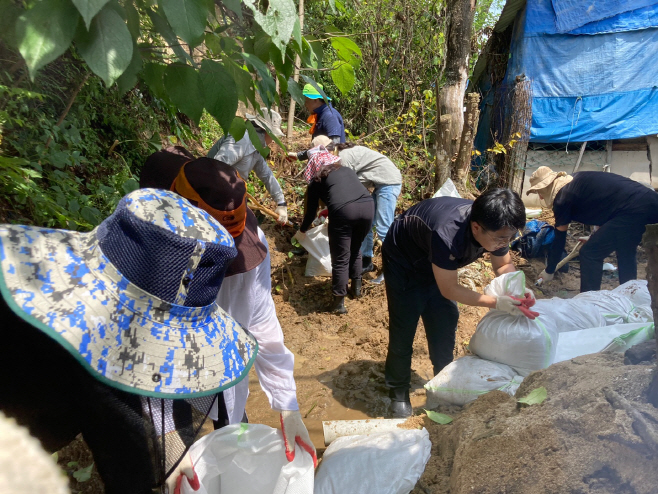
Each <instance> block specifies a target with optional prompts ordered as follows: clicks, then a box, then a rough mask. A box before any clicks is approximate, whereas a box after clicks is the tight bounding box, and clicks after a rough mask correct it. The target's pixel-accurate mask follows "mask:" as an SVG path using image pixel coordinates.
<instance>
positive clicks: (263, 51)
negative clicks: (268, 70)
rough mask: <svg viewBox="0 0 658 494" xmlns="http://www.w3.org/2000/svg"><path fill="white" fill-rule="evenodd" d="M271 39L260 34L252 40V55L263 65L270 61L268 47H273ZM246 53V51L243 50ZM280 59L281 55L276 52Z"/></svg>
mask: <svg viewBox="0 0 658 494" xmlns="http://www.w3.org/2000/svg"><path fill="white" fill-rule="evenodd" d="M273 46H274V44H273V43H272V38H270V37H269V36H268V35H267V34H265V33H260V34H259V35H258V36H257V37H256V39H255V40H254V51H253V54H254V55H256V56H257V57H258V58H260V60H261V61H262V62H263V63H267V62H269V60H270V47H273ZM245 51H248V50H245ZM274 53H277V54H278V55H279V58H281V54H280V53H279V51H278V50H277V51H276V52H274Z"/></svg>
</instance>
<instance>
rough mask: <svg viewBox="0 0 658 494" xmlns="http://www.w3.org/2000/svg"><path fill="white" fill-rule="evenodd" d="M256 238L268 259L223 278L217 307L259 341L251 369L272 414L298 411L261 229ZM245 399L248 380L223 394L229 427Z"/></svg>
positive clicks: (291, 363)
mask: <svg viewBox="0 0 658 494" xmlns="http://www.w3.org/2000/svg"><path fill="white" fill-rule="evenodd" d="M258 237H259V238H260V240H261V242H263V243H264V244H265V247H267V256H265V259H264V260H263V262H261V263H260V264H259V265H258V266H257V267H256V268H254V269H252V270H251V271H247V272H246V273H242V274H236V275H233V276H229V277H228V278H224V281H223V283H222V287H221V288H220V290H219V295H218V296H217V303H218V304H219V306H220V307H221V308H223V309H224V310H225V311H226V312H228V313H229V314H230V315H231V317H233V319H235V320H236V321H238V322H239V323H240V324H241V325H242V326H244V327H245V328H247V329H248V330H249V331H250V332H251V334H253V335H254V337H255V338H256V341H258V354H257V355H256V362H255V364H254V366H255V368H256V373H257V374H258V380H259V381H260V385H261V387H262V388H263V391H264V392H265V394H266V395H267V399H268V400H269V402H270V406H271V407H272V408H273V409H275V410H299V405H298V404H297V387H296V385H295V379H294V377H293V368H294V366H295V357H294V355H293V354H292V352H291V351H290V350H288V349H287V348H286V346H285V344H284V343H283V331H282V330H281V325H280V324H279V319H278V318H277V317H276V310H275V307H274V300H272V278H271V261H270V251H269V246H268V245H267V240H266V239H265V235H264V234H263V232H262V230H261V229H260V228H259V229H258ZM248 396H249V379H248V378H244V379H243V380H242V381H240V382H239V383H238V384H236V385H235V386H233V387H232V388H229V389H227V390H226V391H224V402H225V403H226V409H227V412H228V416H229V421H230V423H231V424H234V423H238V422H240V421H241V420H242V417H243V415H244V410H245V406H246V404H247V397H248ZM213 411H214V410H213ZM212 415H215V416H216V413H213V414H212Z"/></svg>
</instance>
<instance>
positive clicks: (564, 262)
mask: <svg viewBox="0 0 658 494" xmlns="http://www.w3.org/2000/svg"><path fill="white" fill-rule="evenodd" d="M585 242H587V240H578V243H577V244H576V246H575V247H574V248H573V250H572V251H571V252H569V255H568V256H567V257H565V258H564V259H562V260H561V261H560V262H558V263H557V266H555V272H557V271H559V270H560V269H561V268H562V267H564V265H565V264H566V263H568V262H569V261H571V259H573V258H574V257H576V256H577V255H578V251H579V250H580V248H581V247H582V246H583V244H584V243H585ZM543 282H544V278H539V279H538V280H537V281H536V282H535V286H539V285H541V284H542V283H543Z"/></svg>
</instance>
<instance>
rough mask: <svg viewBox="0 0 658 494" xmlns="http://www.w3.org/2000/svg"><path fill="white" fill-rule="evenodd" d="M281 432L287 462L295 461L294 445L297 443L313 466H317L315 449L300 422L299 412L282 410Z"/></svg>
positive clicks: (300, 415)
mask: <svg viewBox="0 0 658 494" xmlns="http://www.w3.org/2000/svg"><path fill="white" fill-rule="evenodd" d="M281 432H282V433H283V441H284V443H285V446H286V458H287V459H288V461H292V460H294V459H295V443H297V444H299V445H300V446H301V447H302V448H304V449H305V450H306V451H307V452H308V454H310V455H311V457H312V458H313V466H314V467H317V466H318V456H317V454H316V452H315V447H314V446H313V442H312V441H311V437H310V436H309V434H308V430H307V429H306V426H305V425H304V422H303V421H302V414H301V413H300V412H299V411H297V410H295V411H293V410H289V411H287V410H284V411H282V412H281Z"/></svg>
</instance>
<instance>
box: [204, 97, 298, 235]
mask: <svg viewBox="0 0 658 494" xmlns="http://www.w3.org/2000/svg"><path fill="white" fill-rule="evenodd" d="M261 112H262V113H263V116H261V115H250V114H249V113H247V114H246V115H245V116H246V118H247V120H249V121H250V122H251V123H252V124H254V127H255V129H256V133H257V134H258V138H259V139H260V143H261V146H263V147H265V146H269V145H270V143H271V142H272V138H271V137H270V136H269V134H268V132H269V133H271V134H273V135H275V136H277V137H282V136H283V135H284V134H283V131H282V130H281V115H279V114H278V113H277V112H275V111H274V110H272V111H269V110H268V109H267V108H261ZM207 156H208V158H212V159H215V160H217V161H222V162H223V163H227V164H229V165H231V166H232V167H234V168H235V169H236V170H237V171H238V173H239V174H240V176H241V177H242V178H243V179H244V180H248V179H249V174H250V173H251V171H252V170H253V171H254V173H256V176H257V177H258V178H259V179H260V180H261V181H262V182H263V184H265V188H266V189H267V191H268V192H269V193H270V196H272V199H274V202H276V209H275V210H274V212H275V213H276V214H278V215H279V219H278V220H277V222H278V223H280V224H282V225H285V224H286V223H287V222H288V206H287V203H286V199H285V197H284V195H283V191H282V190H281V185H279V182H278V181H277V179H276V177H275V176H274V173H272V170H271V169H270V167H269V166H268V165H267V162H266V161H265V158H263V156H262V155H261V154H260V152H259V151H258V150H257V149H256V147H255V146H254V144H253V143H252V142H251V138H250V137H249V134H248V133H247V132H245V134H244V137H243V138H242V139H240V140H239V141H237V142H236V141H235V139H234V138H233V136H232V135H231V134H227V135H225V136H224V137H222V138H221V139H219V140H218V141H217V142H216V143H215V144H214V145H213V147H211V148H210V151H208V154H207Z"/></svg>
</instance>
